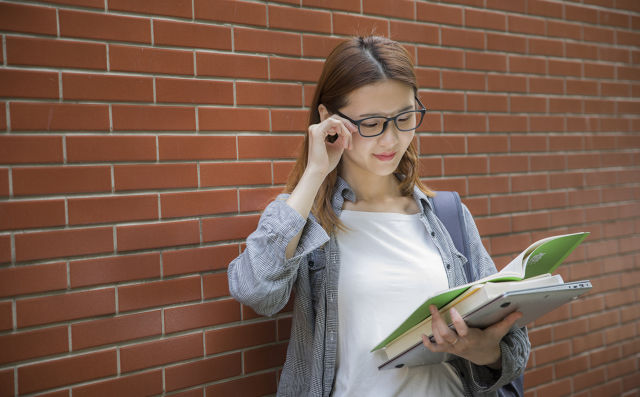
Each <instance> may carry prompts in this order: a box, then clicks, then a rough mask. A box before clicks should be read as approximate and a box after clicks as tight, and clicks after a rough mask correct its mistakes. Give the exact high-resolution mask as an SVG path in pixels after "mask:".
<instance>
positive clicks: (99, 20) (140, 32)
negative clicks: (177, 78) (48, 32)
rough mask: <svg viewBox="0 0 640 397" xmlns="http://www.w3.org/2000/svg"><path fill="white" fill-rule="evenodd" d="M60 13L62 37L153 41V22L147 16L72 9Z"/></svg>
mask: <svg viewBox="0 0 640 397" xmlns="http://www.w3.org/2000/svg"><path fill="white" fill-rule="evenodd" d="M58 15H59V20H60V35H61V36H62V37H81V38H89V39H97V40H109V41H125V42H135V43H148V44H150V43H151V24H150V22H149V19H147V18H136V17H129V16H121V15H110V14H105V13H102V12H85V11H71V10H60V11H59V12H58Z"/></svg>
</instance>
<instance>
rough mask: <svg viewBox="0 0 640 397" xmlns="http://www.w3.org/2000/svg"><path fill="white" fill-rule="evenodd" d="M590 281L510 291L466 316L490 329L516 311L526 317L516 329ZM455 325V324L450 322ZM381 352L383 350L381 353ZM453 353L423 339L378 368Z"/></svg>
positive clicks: (424, 361) (431, 360) (577, 293)
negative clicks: (438, 350) (432, 348)
mask: <svg viewBox="0 0 640 397" xmlns="http://www.w3.org/2000/svg"><path fill="white" fill-rule="evenodd" d="M591 287H592V286H591V282H590V281H589V280H582V281H573V282H566V283H562V284H558V285H549V286H542V287H535V288H529V289H523V290H517V291H507V292H504V293H502V294H500V295H499V296H497V297H495V298H494V299H492V300H490V301H488V302H486V303H484V304H482V305H481V306H480V307H478V308H476V309H474V310H471V312H469V313H467V314H465V315H464V316H463V319H464V321H465V322H466V323H467V325H468V326H470V327H474V328H486V327H488V326H490V325H492V324H495V323H496V322H498V321H500V320H501V319H503V318H504V317H506V316H507V315H509V314H510V313H513V312H514V311H520V312H522V314H523V316H522V317H521V318H520V319H518V320H517V321H516V323H515V324H514V328H517V327H522V326H524V325H526V324H527V323H529V322H531V321H533V320H535V319H536V318H538V317H540V316H542V315H544V314H546V313H548V312H550V311H552V310H554V309H556V308H558V307H560V306H562V305H564V304H565V303H567V302H569V301H571V300H573V299H576V298H577V297H579V296H580V295H582V294H584V293H586V292H587V291H589V290H590V289H591ZM450 326H451V325H450ZM380 353H381V352H380ZM451 356H452V355H451V354H449V353H434V352H432V351H430V350H429V349H428V348H427V347H426V346H424V344H423V343H422V339H421V340H420V341H418V342H417V343H415V344H413V345H412V346H409V347H408V348H407V349H405V350H404V351H402V352H400V353H398V354H396V355H395V356H390V357H387V360H386V361H384V359H383V362H382V364H380V365H379V366H378V369H380V370H384V369H393V368H401V367H404V366H409V367H412V366H417V365H429V364H438V363H441V362H443V361H446V360H448V358H449V357H451Z"/></svg>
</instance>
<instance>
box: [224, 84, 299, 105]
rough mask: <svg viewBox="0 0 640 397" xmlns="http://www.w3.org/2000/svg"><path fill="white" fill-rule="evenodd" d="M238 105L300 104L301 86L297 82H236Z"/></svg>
mask: <svg viewBox="0 0 640 397" xmlns="http://www.w3.org/2000/svg"><path fill="white" fill-rule="evenodd" d="M236 101H237V104H238V105H271V106H302V87H301V86H300V85H298V84H281V83H256V82H238V83H236Z"/></svg>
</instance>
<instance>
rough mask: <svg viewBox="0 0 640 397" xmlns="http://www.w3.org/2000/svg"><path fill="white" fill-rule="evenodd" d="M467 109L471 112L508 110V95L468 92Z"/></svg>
mask: <svg viewBox="0 0 640 397" xmlns="http://www.w3.org/2000/svg"><path fill="white" fill-rule="evenodd" d="M466 96H467V110H468V111H470V112H507V109H508V103H507V101H508V97H507V96H506V95H486V94H472V93H467V95H466Z"/></svg>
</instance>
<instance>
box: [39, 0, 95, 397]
mask: <svg viewBox="0 0 640 397" xmlns="http://www.w3.org/2000/svg"><path fill="white" fill-rule="evenodd" d="M44 2H45V3H54V4H68V5H74V6H80V7H87V8H98V9H101V10H104V1H101V0H45V1H44ZM51 397H55V396H51Z"/></svg>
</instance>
